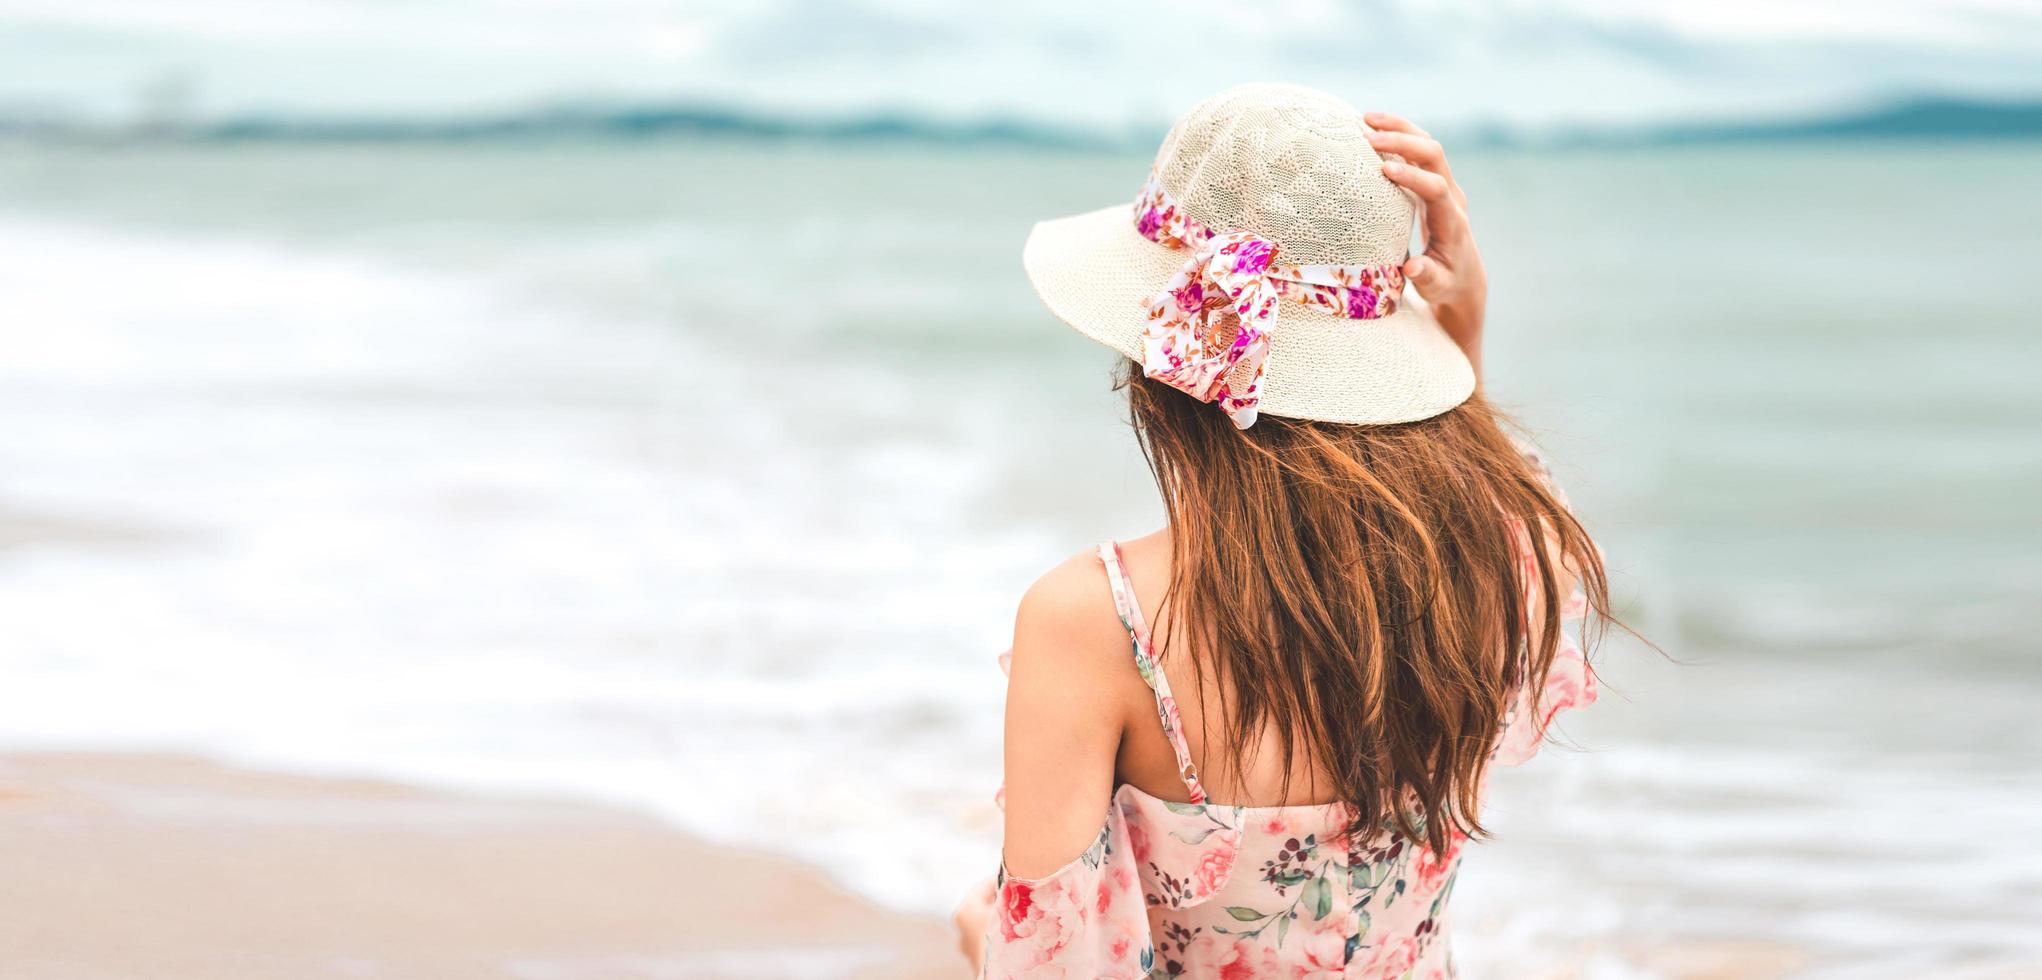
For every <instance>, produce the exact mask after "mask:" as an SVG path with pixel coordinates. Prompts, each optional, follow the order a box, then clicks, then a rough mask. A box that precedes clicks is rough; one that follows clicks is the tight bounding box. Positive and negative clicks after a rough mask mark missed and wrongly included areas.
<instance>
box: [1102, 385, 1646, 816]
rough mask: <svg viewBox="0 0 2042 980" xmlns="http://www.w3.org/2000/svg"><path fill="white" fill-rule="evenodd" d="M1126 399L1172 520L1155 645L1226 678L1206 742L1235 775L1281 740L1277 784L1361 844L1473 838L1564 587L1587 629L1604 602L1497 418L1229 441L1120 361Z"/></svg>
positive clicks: (1470, 415) (1563, 517) (1272, 430)
mask: <svg viewBox="0 0 2042 980" xmlns="http://www.w3.org/2000/svg"><path fill="white" fill-rule="evenodd" d="M1121 386H1122V387H1123V388H1125V389H1126V391H1127V394H1128V404H1129V411H1130V415H1131V417H1132V421H1133V423H1134V427H1135V431H1136V433H1137V434H1138V436H1139V437H1140V440H1141V445H1142V451H1143V453H1144V454H1145V455H1146V456H1147V458H1148V461H1149V467H1150V469H1151V470H1152V471H1153V472H1154V473H1155V477H1156V483H1157V485H1158V486H1159V487H1160V488H1161V490H1162V495H1163V501H1164V505H1165V507H1166V509H1167V511H1168V514H1169V520H1170V529H1171V551H1172V564H1171V568H1172V572H1171V581H1170V584H1169V587H1168V590H1167V591H1166V592H1165V593H1164V598H1163V604H1162V606H1161V608H1160V609H1159V615H1158V616H1157V617H1156V619H1157V620H1158V622H1159V624H1160V625H1162V626H1164V627H1165V634H1164V638H1163V641H1162V648H1163V650H1164V651H1165V656H1168V655H1169V654H1171V653H1178V655H1189V656H1190V657H1192V659H1193V663H1194V669H1195V671H1196V673H1197V676H1198V677H1199V680H1200V686H1201V687H1207V684H1206V683H1205V681H1206V678H1207V677H1209V676H1210V677H1213V678H1214V679H1216V680H1217V682H1218V683H1216V684H1214V685H1211V690H1213V691H1214V692H1215V694H1216V697H1215V698H1214V700H1215V701H1216V702H1217V705H1218V710H1217V711H1215V712H1208V713H1207V715H1206V721H1207V723H1208V727H1210V726H1211V724H1212V723H1213V722H1214V721H1215V718H1214V717H1213V716H1215V715H1216V716H1217V719H1216V720H1217V725H1218V733H1219V734H1220V735H1221V736H1222V737H1221V738H1220V739H1219V740H1217V741H1215V740H1213V739H1211V738H1208V739H1207V740H1206V744H1207V745H1208V746H1213V745H1221V746H1224V747H1225V748H1222V749H1221V751H1224V752H1228V753H1230V755H1229V759H1230V761H1231V762H1232V763H1233V770H1234V773H1236V774H1239V773H1242V772H1245V771H1247V770H1246V765H1247V762H1248V759H1249V758H1250V755H1251V748H1250V747H1251V746H1253V745H1258V744H1261V740H1260V738H1259V735H1260V734H1261V733H1264V732H1271V731H1273V732H1275V733H1276V734H1277V736H1278V738H1277V740H1276V744H1277V745H1279V746H1280V747H1281V752H1282V756H1281V759H1282V762H1283V764H1284V766H1283V771H1284V772H1285V773H1290V772H1292V771H1294V769H1293V765H1292V764H1293V762H1294V761H1297V760H1306V761H1308V762H1310V763H1311V764H1313V770H1312V771H1315V772H1322V773H1324V774H1325V775H1326V776H1327V777H1329V778H1330V779H1331V781H1332V787H1331V788H1332V789H1333V790H1335V791H1336V792H1337V794H1338V798H1339V799H1340V801H1342V802H1344V803H1345V804H1347V805H1348V806H1349V808H1350V809H1351V812H1352V813H1353V819H1352V822H1351V823H1350V825H1349V827H1348V828H1347V829H1348V833H1349V835H1350V836H1351V838H1352V839H1354V840H1363V839H1366V837H1367V836H1369V835H1371V834H1374V833H1376V832H1379V831H1381V830H1383V829H1392V830H1395V831H1397V832H1399V833H1401V834H1404V835H1406V836H1408V837H1410V838H1412V839H1414V840H1423V841H1425V842H1426V843H1427V844H1429V846H1431V847H1432V848H1433V849H1434V850H1435V851H1440V852H1443V851H1444V850H1445V849H1446V848H1447V846H1448V844H1447V842H1448V839H1449V837H1450V835H1451V834H1452V833H1453V832H1454V831H1455V830H1458V831H1459V832H1461V833H1465V834H1468V835H1471V836H1478V835H1481V834H1482V833H1483V829H1482V825H1481V822H1480V819H1479V801H1478V799H1477V797H1478V794H1479V792H1480V790H1481V785H1482V774H1483V772H1484V770H1485V769H1486V767H1487V765H1488V761H1489V757H1490V755H1491V752H1492V750H1493V749H1494V748H1495V745H1496V741H1497V737H1498V735H1499V728H1500V727H1501V725H1502V724H1503V721H1504V717H1505V712H1506V711H1507V710H1508V708H1509V705H1510V704H1511V702H1512V699H1513V698H1514V697H1515V693H1516V691H1517V689H1518V685H1520V684H1526V685H1529V686H1530V690H1532V691H1538V690H1540V689H1541V686H1542V684H1543V680H1544V678H1545V675H1546V671H1547V668H1548V667H1549V666H1550V665H1551V664H1552V662H1553V657H1554V651H1555V650H1556V648H1557V645H1558V642H1559V640H1560V625H1559V610H1560V607H1561V600H1562V599H1563V598H1564V596H1563V594H1562V591H1561V590H1562V589H1563V588H1566V587H1567V586H1568V582H1569V580H1570V579H1571V580H1572V581H1575V582H1578V583H1579V585H1580V587H1581V589H1582V590H1583V592H1584V593H1585V594H1586V596H1587V599H1588V605H1589V608H1590V609H1591V610H1592V611H1593V614H1592V616H1591V619H1592V620H1595V621H1602V620H1605V619H1606V618H1607V612H1608V605H1609V596H1608V587H1607V583H1606V581H1605V579H1604V575H1603V567H1602V560H1601V557H1600V556H1599V554H1598V553H1597V551H1596V548H1595V546H1594V544H1593V543H1592V542H1590V540H1589V537H1588V534H1587V532H1586V531H1584V530H1583V529H1582V527H1581V525H1580V523H1579V522H1577V521H1576V520H1575V519H1574V517H1573V516H1572V514H1570V513H1569V512H1568V510H1567V508H1566V507H1565V506H1564V505H1563V503H1562V502H1561V500H1560V498H1559V495H1558V491H1557V490H1556V489H1555V488H1554V487H1553V486H1552V485H1551V484H1550V483H1549V482H1548V479H1547V478H1546V476H1545V474H1544V473H1543V471H1542V469H1541V468H1540V467H1539V466H1538V465H1537V464H1536V463H1535V462H1533V461H1532V460H1529V459H1527V458H1526V457H1525V455H1524V454H1523V453H1522V452H1521V451H1520V449H1519V448H1518V445H1517V444H1516V443H1515V442H1514V441H1513V440H1512V439H1511V437H1510V436H1508V435H1506V434H1505V431H1504V425H1505V423H1506V420H1505V419H1503V418H1502V417H1501V415H1500V414H1499V413H1498V412H1496V411H1495V410H1494V409H1492V408H1491V407H1490V406H1489V405H1488V403H1487V402H1485V401H1484V400H1483V398H1482V396H1481V394H1480V393H1479V392H1478V393H1477V394H1476V395H1475V396H1474V397H1472V398H1470V399H1468V401H1466V402H1465V403H1463V404H1462V405H1460V406H1459V407H1457V408H1455V409H1453V410H1451V411H1448V412H1446V413H1445V414H1442V415H1439V416H1436V417H1434V418H1429V419H1426V420H1424V421H1420V422H1408V423H1402V424H1397V425H1337V424H1332V423H1325V422H1311V421H1301V420H1297V419H1287V418H1281V417H1275V416H1269V415H1264V416H1263V417H1262V418H1261V420H1260V421H1258V422H1257V423H1256V424H1255V425H1254V426H1253V427H1252V428H1249V429H1246V430H1237V429H1236V428H1235V427H1234V425H1233V423H1232V422H1231V421H1229V420H1228V419H1227V418H1226V416H1225V415H1223V414H1222V413H1220V412H1219V411H1217V410H1215V409H1214V408H1213V407H1212V406H1210V405H1206V404H1201V403H1199V402H1197V401H1194V400H1193V399H1191V398H1189V397H1187V396H1185V395H1184V394H1182V393H1181V392H1178V391H1176V390H1174V389H1172V388H1170V387H1169V386H1167V385H1164V384H1162V383H1161V382H1157V381H1152V380H1150V379H1148V378H1145V377H1143V376H1142V375H1141V372H1140V370H1139V368H1138V367H1137V366H1135V365H1134V364H1133V363H1132V362H1129V363H1128V364H1127V367H1126V368H1125V369H1124V374H1123V376H1122V377H1121ZM1527 545H1528V546H1529V547H1527ZM1527 555H1529V558H1527ZM1563 569H1564V571H1563ZM1180 651H1181V653H1180ZM1285 778H1286V786H1285V792H1286V793H1288V791H1289V787H1288V778H1289V777H1288V776H1286V777H1285Z"/></svg>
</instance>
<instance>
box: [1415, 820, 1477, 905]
mask: <svg viewBox="0 0 2042 980" xmlns="http://www.w3.org/2000/svg"><path fill="white" fill-rule="evenodd" d="M1464 840H1467V837H1466V836H1465V835H1463V834H1462V833H1461V832H1460V831H1458V830H1456V831H1454V832H1453V836H1452V837H1450V838H1448V840H1447V844H1446V853H1445V854H1444V855H1441V854H1437V853H1434V851H1433V850H1432V848H1429V847H1420V848H1418V849H1417V853H1416V854H1414V855H1413V856H1412V858H1411V871H1412V874H1414V875H1415V876H1416V877H1417V880H1416V881H1414V882H1412V883H1411V884H1412V894H1414V895H1431V894H1434V893H1435V892H1438V891H1439V890H1440V888H1442V887H1444V886H1445V885H1446V877H1447V875H1448V874H1449V873H1451V872H1452V871H1453V867H1454V862H1455V861H1456V860H1458V859H1459V858H1460V855H1461V842H1462V841H1464Z"/></svg>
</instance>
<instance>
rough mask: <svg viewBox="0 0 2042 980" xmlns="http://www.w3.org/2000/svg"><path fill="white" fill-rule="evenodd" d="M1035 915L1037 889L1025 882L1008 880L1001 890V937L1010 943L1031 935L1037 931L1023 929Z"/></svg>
mask: <svg viewBox="0 0 2042 980" xmlns="http://www.w3.org/2000/svg"><path fill="white" fill-rule="evenodd" d="M1034 913H1035V889H1034V888H1033V887H1032V886H1030V885H1029V884H1028V883H1027V882H1025V881H1015V880H1014V879H1012V878H1009V879H1007V883H1006V885H1005V886H1004V887H1002V888H1001V889H1000V935H1001V936H1002V937H1004V938H1005V939H1006V940H1007V941H1008V942H1013V941H1014V940H1016V939H1020V938H1021V937H1022V936H1023V935H1031V934H1033V933H1034V931H1035V930H1033V929H1032V928H1031V929H1027V930H1026V931H1025V932H1024V931H1023V928H1024V927H1025V926H1026V925H1027V924H1028V921H1029V919H1030V918H1031V917H1032V916H1033V915H1034Z"/></svg>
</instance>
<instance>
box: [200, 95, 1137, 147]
mask: <svg viewBox="0 0 2042 980" xmlns="http://www.w3.org/2000/svg"><path fill="white" fill-rule="evenodd" d="M189 136H191V137H195V138H198V139H205V140H488V139H518V138H558V137H611V138H622V139H649V138H665V137H690V136H700V137H718V138H739V139H819V140H858V141H867V140H898V141H913V142H929V143H953V144H957V143H996V144H1024V145H1031V146H1044V147H1097V146H1105V145H1111V144H1115V143H1117V142H1118V141H1117V140H1115V139H1112V138H1109V137H1107V136H1105V135H1103V134H1100V133H1096V132H1088V131H1083V130H1072V129H1063V128H1058V127H1053V126H1046V125H1041V124H1036V123H1029V122H1024V121H1019V120H1012V119H977V120H970V121H964V122H951V121H944V120H939V119H928V118H920V117H916V116H912V115H908V114H905V113H875V114H869V115H859V116H848V117H837V118H810V117H800V116H786V115H768V114H761V113H754V112H747V111H744V110H738V109H728V108H720V107H714V106H694V105H665V106H661V105H655V106H623V107H602V106H591V107H575V108H554V109H545V110H540V111H536V112H531V113H524V114H511V115H503V116H493V117H479V118H470V119H450V120H408V119H316V118H294V117H254V118H242V119H232V120H228V121H225V122H221V123H216V124H211V125H206V126H201V127H198V128H196V129H193V130H191V131H190V133H189Z"/></svg>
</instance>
